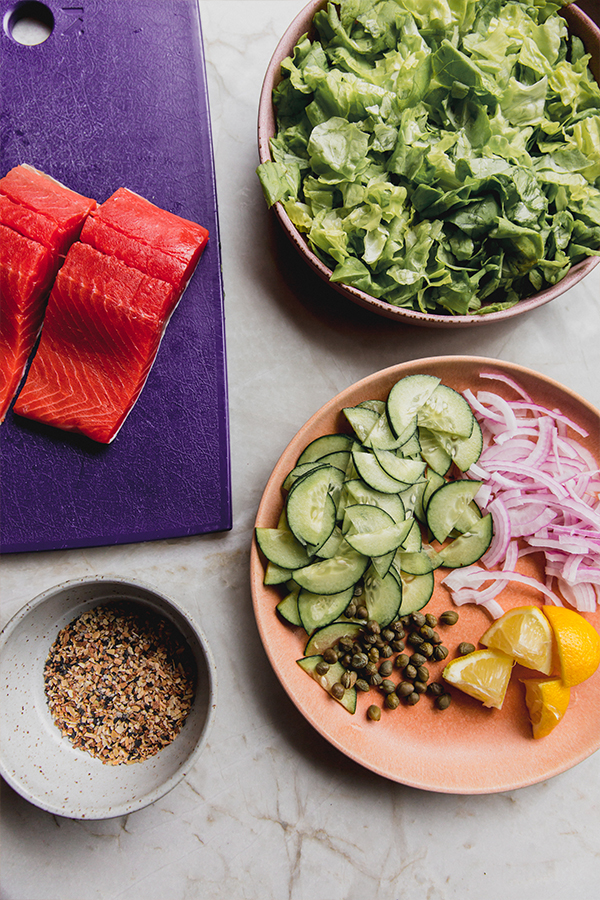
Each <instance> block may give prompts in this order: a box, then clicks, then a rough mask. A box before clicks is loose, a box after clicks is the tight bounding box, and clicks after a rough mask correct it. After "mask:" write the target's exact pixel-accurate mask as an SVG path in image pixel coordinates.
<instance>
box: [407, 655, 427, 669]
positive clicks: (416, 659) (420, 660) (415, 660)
mask: <svg viewBox="0 0 600 900" xmlns="http://www.w3.org/2000/svg"><path fill="white" fill-rule="evenodd" d="M410 662H411V665H413V666H424V665H425V663H426V662H427V657H426V656H423V654H422V653H413V655H412V656H411V658H410Z"/></svg>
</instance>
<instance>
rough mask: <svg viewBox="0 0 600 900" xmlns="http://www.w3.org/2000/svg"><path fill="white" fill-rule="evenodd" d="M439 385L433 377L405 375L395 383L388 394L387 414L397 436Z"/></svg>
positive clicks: (438, 380)
mask: <svg viewBox="0 0 600 900" xmlns="http://www.w3.org/2000/svg"><path fill="white" fill-rule="evenodd" d="M439 384H440V379H439V378H436V377H435V376H434V375H407V376H406V377H405V378H401V379H400V381H397V382H396V384H395V385H394V386H393V388H392V389H391V391H390V392H389V394H388V399H387V413H388V418H389V420H390V425H391V426H392V428H393V429H394V431H395V432H396V434H397V435H398V436H400V435H401V434H403V432H404V431H405V430H406V429H407V428H408V427H409V425H410V424H411V422H412V420H413V418H414V416H415V415H416V414H417V413H418V412H419V410H420V409H421V407H422V406H423V404H424V403H425V402H426V401H427V400H428V399H429V397H431V395H432V394H433V392H434V391H435V389H436V387H437V386H438V385H439Z"/></svg>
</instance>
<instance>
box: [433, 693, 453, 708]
mask: <svg viewBox="0 0 600 900" xmlns="http://www.w3.org/2000/svg"><path fill="white" fill-rule="evenodd" d="M451 703H452V697H451V696H450V694H440V696H439V697H436V700H435V705H436V706H437V708H438V709H448V707H449V706H450V704H451Z"/></svg>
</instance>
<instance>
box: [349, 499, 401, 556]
mask: <svg viewBox="0 0 600 900" xmlns="http://www.w3.org/2000/svg"><path fill="white" fill-rule="evenodd" d="M345 522H346V523H347V526H348V529H347V531H346V534H345V536H346V540H347V542H348V543H349V544H350V546H351V547H353V548H354V549H355V550H357V551H358V552H359V553H363V554H364V555H365V556H370V557H373V556H384V555H385V554H387V553H390V552H391V551H393V550H396V549H397V548H398V547H399V546H400V544H401V543H402V541H403V540H404V539H405V537H406V535H407V533H408V530H409V528H410V526H411V523H410V522H406V521H404V522H402V523H401V524H397V523H396V522H394V520H393V519H392V517H391V516H390V515H389V513H387V512H386V511H385V510H383V509H380V508H379V507H378V506H362V505H356V506H349V507H347V509H346V516H345Z"/></svg>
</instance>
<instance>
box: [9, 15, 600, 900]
mask: <svg viewBox="0 0 600 900" xmlns="http://www.w3.org/2000/svg"><path fill="white" fill-rule="evenodd" d="M200 6H201V12H202V22H203V29H204V38H205V46H206V56H207V65H208V75H209V83H210V97H211V106H212V120H213V131H214V145H215V155H216V167H217V182H218V194H219V207H220V222H221V229H222V248H223V272H224V281H225V294H226V296H225V301H226V312H227V349H228V364H229V382H230V422H231V448H232V471H233V508H234V527H233V529H232V531H231V532H229V533H227V534H221V535H211V536H206V537H197V538H190V539H184V540H173V541H164V542H156V543H152V544H147V545H143V544H141V545H128V546H122V547H116V548H95V549H85V550H73V551H69V552H53V553H40V554H17V555H14V556H8V557H4V558H2V560H1V565H2V575H1V578H2V586H1V589H2V606H1V623H0V624H2V625H4V624H5V623H6V621H7V620H8V619H9V618H10V616H11V615H12V614H13V613H15V612H16V611H17V610H18V609H19V608H20V607H21V606H22V605H23V604H24V603H25V602H26V601H27V600H28V599H30V598H31V597H32V596H34V595H36V594H37V593H39V592H40V591H42V590H45V589H46V588H48V587H51V586H52V585H54V584H57V583H59V582H61V581H64V580H66V579H69V578H77V577H82V576H90V575H94V574H115V575H119V576H123V577H127V578H132V579H140V580H144V581H146V582H150V583H152V584H154V585H156V586H157V587H158V588H159V589H162V590H163V591H164V592H166V593H168V594H170V595H172V596H173V597H176V598H177V599H178V600H179V601H180V602H181V603H183V604H185V605H186V607H187V608H188V609H190V610H191V611H192V612H193V613H194V614H196V615H197V617H198V619H199V620H200V622H201V624H202V626H203V628H204V631H205V633H206V635H207V637H208V640H209V642H210V644H211V646H212V649H213V651H214V655H215V658H216V662H217V668H218V673H219V706H218V710H217V715H216V721H215V725H214V728H213V731H212V734H211V737H210V741H209V744H208V746H207V748H206V750H205V752H204V754H203V756H202V757H201V759H200V760H199V762H198V763H197V765H196V766H195V768H194V769H193V771H192V772H191V774H190V775H189V776H188V777H187V778H186V779H185V780H184V781H183V782H182V783H181V784H180V785H179V786H178V787H176V788H175V789H174V790H173V791H172V792H171V793H170V794H169V795H167V796H166V797H165V798H164V799H162V800H161V801H159V802H157V803H155V804H154V805H153V806H151V807H149V808H147V809H145V810H142V811H139V812H137V813H134V814H132V815H130V816H128V817H124V818H121V819H113V820H108V821H100V822H89V821H88V822H77V821H71V820H67V819H63V818H58V817H55V816H51V815H49V814H47V813H45V812H42V811H41V810H39V809H37V808H36V807H34V806H31V805H30V804H29V803H27V802H26V801H25V800H23V799H21V798H20V797H19V796H17V795H16V794H15V793H13V792H12V791H11V790H10V789H9V788H7V787H6V785H4V784H3V785H2V837H1V840H2V876H1V879H2V880H1V897H2V898H3V900H108V898H110V900H191V898H194V900H196V898H210V900H225V898H227V900H230V898H234V900H285V898H287V900H314V898H317V900H400V898H405V897H412V896H418V897H422V898H427V900H451V898H457V897H460V898H461V900H462V898H473V900H482V898H488V900H499V898H505V897H515V898H528V900H550V898H553V897H559V896H564V895H565V894H572V893H573V892H575V893H576V895H577V896H578V897H580V898H581V900H588V898H590V897H592V896H594V895H595V889H596V888H597V883H598V879H599V878H600V856H599V853H598V833H599V830H600V803H599V801H598V797H599V796H600V757H599V756H598V754H596V755H594V756H592V757H590V758H589V759H587V760H586V761H584V762H582V763H580V764H579V765H578V766H576V767H575V768H573V769H571V770H570V771H568V772H565V773H563V774H562V775H559V776H557V777H555V778H553V779H551V780H549V781H547V782H542V783H540V784H536V785H533V786H531V787H527V788H523V789H521V790H518V791H513V792H509V793H503V794H496V795H484V796H475V797H469V796H453V795H448V794H434V793H428V792H425V791H419V790H414V789H411V788H407V787H404V786H402V785H399V784H396V783H392V782H388V781H386V780H384V779H382V778H380V777H378V776H376V775H374V774H372V773H370V772H368V771H366V770H363V769H362V768H360V767H359V766H357V765H355V764H354V763H353V762H351V761H350V760H348V759H347V758H346V757H344V756H343V755H341V754H339V753H338V752H337V751H336V750H335V749H334V748H333V747H331V746H330V745H329V744H328V743H327V742H326V741H325V740H323V739H322V738H321V737H320V736H319V735H318V734H317V733H316V732H314V731H313V729H312V728H311V726H310V725H309V724H307V723H306V722H305V720H304V719H303V718H302V717H301V715H300V714H299V713H298V712H297V710H296V709H295V707H293V706H292V704H291V703H290V701H289V700H288V698H287V695H286V694H285V693H284V691H283V689H282V688H281V686H280V684H279V682H278V680H277V678H276V677H275V675H274V674H273V672H272V670H271V668H270V666H269V664H268V662H267V659H266V657H265V654H264V651H263V649H262V645H261V643H260V640H259V637H258V633H257V630H256V627H255V624H254V619H253V614H252V606H251V598H250V589H249V582H248V559H249V546H250V541H251V534H252V526H253V522H254V517H255V514H256V510H257V506H258V502H259V500H260V496H261V493H262V490H263V487H264V484H265V482H266V480H267V478H268V475H269V473H270V471H271V469H272V467H273V465H274V463H275V462H276V460H277V458H278V456H279V454H280V452H281V451H282V450H283V448H284V447H285V446H286V444H287V442H288V441H289V439H290V438H291V437H292V436H293V434H294V433H295V432H296V431H297V430H298V428H299V427H300V426H301V425H302V424H303V423H304V421H305V420H306V419H307V418H309V417H310V415H311V414H312V413H313V412H315V411H316V410H317V409H318V408H319V407H320V406H321V405H322V404H323V403H324V402H325V401H327V400H328V399H329V398H330V397H331V396H333V395H334V394H336V393H337V392H339V391H340V390H342V389H344V388H345V387H347V386H348V385H350V384H352V383H353V382H355V381H356V380H358V379H359V378H361V377H363V376H365V375H367V374H369V373H371V372H374V371H376V370H377V369H380V368H383V367H385V366H389V365H392V364H394V363H398V362H402V361H404V360H410V359H414V358H417V357H424V356H435V355H445V354H461V353H473V352H474V353H477V354H479V355H483V356H488V357H492V358H498V359H502V360H507V361H511V362H516V363H520V364H523V365H526V366H529V367H531V368H533V369H536V370H537V371H539V372H541V373H543V374H545V375H547V376H550V377H552V378H554V379H556V380H558V381H560V382H562V383H563V384H564V385H566V386H567V387H569V388H571V389H572V390H574V391H576V392H577V393H579V394H580V395H581V396H583V397H584V398H586V399H587V400H588V401H590V402H591V403H593V404H594V405H595V406H597V407H600V378H599V372H600V367H599V362H600V303H599V300H600V267H598V268H596V270H595V271H594V273H593V274H592V275H591V276H590V277H589V278H588V279H587V280H586V281H585V282H584V283H583V284H580V285H579V286H577V287H575V288H574V289H573V290H571V291H570V292H569V293H567V294H565V295H564V296H562V297H561V298H559V299H558V300H556V301H554V302H553V303H551V304H549V305H547V306H544V307H542V308H541V309H538V310H535V311H533V312H532V313H530V314H528V315H527V316H526V317H524V318H523V319H522V320H517V321H515V322H512V323H507V324H500V325H489V326H488V327H486V328H482V329H476V330H475V331H473V330H468V331H466V332H465V333H459V332H457V331H435V330H426V329H417V328H402V327H398V326H397V325H395V324H392V323H391V322H388V321H387V320H384V319H378V318H376V317H373V316H371V315H369V314H367V313H366V312H364V311H362V310H360V309H359V308H358V307H356V308H351V309H349V308H347V307H346V306H345V305H344V303H343V302H342V301H341V300H340V299H338V297H337V295H335V294H333V293H330V292H329V291H328V290H327V289H326V287H325V286H324V285H323V284H322V283H321V282H320V281H318V280H317V279H316V278H315V277H313V276H312V275H311V274H309V273H308V272H307V271H305V270H304V269H303V268H302V266H301V265H300V264H299V261H298V259H297V258H296V256H295V253H294V251H293V250H292V249H291V248H290V247H288V245H287V243H286V241H285V240H284V239H283V238H282V237H281V235H280V234H279V233H278V231H277V229H276V228H275V227H274V225H273V223H272V222H271V220H270V218H269V216H268V215H267V211H266V208H265V205H264V203H263V201H262V196H261V191H260V187H259V184H258V181H257V179H256V176H255V174H254V172H255V167H256V164H257V150H256V113H257V103H258V97H259V92H260V87H261V82H262V76H263V73H264V70H265V68H266V65H267V63H268V60H269V58H270V56H271V53H272V52H273V50H274V48H275V45H276V43H277V40H278V37H279V36H280V35H281V34H282V33H283V31H284V29H285V27H286V26H287V25H288V23H289V22H290V21H291V19H292V18H293V17H294V15H295V14H296V13H297V12H298V11H299V10H300V8H301V6H302V0H201V3H200Z"/></svg>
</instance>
